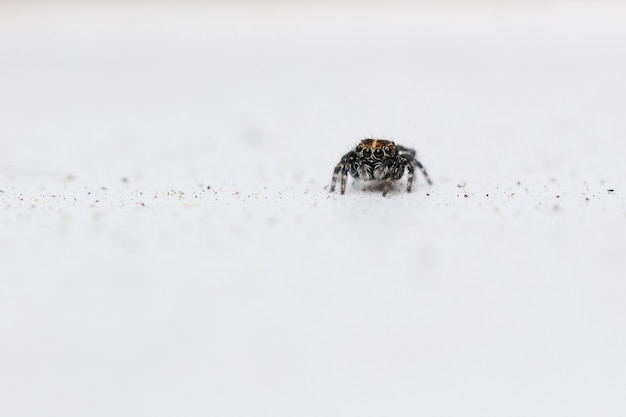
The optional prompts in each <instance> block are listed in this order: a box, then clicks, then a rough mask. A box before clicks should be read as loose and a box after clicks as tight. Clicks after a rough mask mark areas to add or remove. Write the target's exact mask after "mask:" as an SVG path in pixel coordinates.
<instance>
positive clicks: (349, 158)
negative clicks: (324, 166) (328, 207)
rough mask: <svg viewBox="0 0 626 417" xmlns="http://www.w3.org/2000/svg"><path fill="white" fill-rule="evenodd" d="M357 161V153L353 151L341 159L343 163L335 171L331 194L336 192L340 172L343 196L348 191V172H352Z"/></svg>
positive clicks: (340, 162)
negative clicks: (352, 166) (352, 167)
mask: <svg viewBox="0 0 626 417" xmlns="http://www.w3.org/2000/svg"><path fill="white" fill-rule="evenodd" d="M355 159H356V152H354V151H351V152H348V153H347V154H345V155H344V156H343V158H341V161H339V163H338V164H337V166H336V167H335V170H334V171H333V179H332V181H331V183H330V192H331V193H332V192H333V191H335V183H336V182H337V177H339V172H341V194H343V193H344V192H345V191H346V182H347V181H348V171H349V170H350V166H351V165H352V163H353V162H354V160H355Z"/></svg>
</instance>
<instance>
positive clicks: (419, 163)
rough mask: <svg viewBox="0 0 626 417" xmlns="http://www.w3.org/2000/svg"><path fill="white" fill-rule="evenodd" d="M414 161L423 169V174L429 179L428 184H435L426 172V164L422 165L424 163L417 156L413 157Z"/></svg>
mask: <svg viewBox="0 0 626 417" xmlns="http://www.w3.org/2000/svg"><path fill="white" fill-rule="evenodd" d="M412 162H413V163H414V164H415V166H417V167H418V168H419V169H420V171H422V174H424V177H425V178H426V181H428V184H429V185H433V182H432V180H431V179H430V177H429V176H428V172H426V168H424V165H422V163H421V162H420V161H418V160H417V159H416V158H413V161H412Z"/></svg>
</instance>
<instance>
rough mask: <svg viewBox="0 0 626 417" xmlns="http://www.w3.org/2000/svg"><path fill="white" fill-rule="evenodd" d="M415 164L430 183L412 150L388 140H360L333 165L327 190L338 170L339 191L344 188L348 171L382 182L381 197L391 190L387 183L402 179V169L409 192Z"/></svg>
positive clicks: (358, 176)
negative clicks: (406, 175) (331, 177)
mask: <svg viewBox="0 0 626 417" xmlns="http://www.w3.org/2000/svg"><path fill="white" fill-rule="evenodd" d="M415 167H417V168H419V169H420V171H422V174H424V177H426V181H428V183H429V184H432V181H431V180H430V177H429V176H428V173H427V172H426V169H425V168H424V167H423V166H422V164H421V163H420V161H418V160H417V159H416V158H415V150H414V149H410V148H405V147H404V146H400V145H396V144H395V143H393V142H392V141H390V140H382V139H363V140H362V141H361V142H359V144H358V145H357V146H356V148H355V149H354V150H353V151H350V152H348V153H347V154H345V155H344V156H343V158H341V161H339V163H338V164H337V166H336V167H335V171H334V172H333V180H332V183H331V186H330V191H331V192H333V191H335V183H336V182H337V178H338V177H339V173H341V194H343V193H344V192H345V190H346V182H347V180H348V172H349V173H350V175H352V176H353V177H354V178H361V179H363V180H365V181H369V180H376V181H383V196H385V195H387V193H388V192H389V190H390V189H391V182H392V181H397V180H399V179H400V178H402V176H403V175H404V169H405V168H406V169H407V171H408V173H409V174H408V179H407V183H406V191H407V193H409V192H411V185H412V184H413V173H414V172H415Z"/></svg>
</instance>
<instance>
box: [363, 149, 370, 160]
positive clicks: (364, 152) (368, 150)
mask: <svg viewBox="0 0 626 417" xmlns="http://www.w3.org/2000/svg"><path fill="white" fill-rule="evenodd" d="M370 155H372V150H371V149H370V148H365V149H363V156H364V157H366V158H368V157H369V156H370Z"/></svg>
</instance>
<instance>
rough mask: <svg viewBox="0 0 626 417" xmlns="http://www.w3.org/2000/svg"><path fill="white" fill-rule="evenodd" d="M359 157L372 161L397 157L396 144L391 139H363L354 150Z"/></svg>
mask: <svg viewBox="0 0 626 417" xmlns="http://www.w3.org/2000/svg"><path fill="white" fill-rule="evenodd" d="M354 151H355V152H356V154H357V155H358V156H359V158H362V159H365V160H366V161H370V162H378V161H384V160H386V159H390V158H395V156H396V145H395V143H393V142H392V141H390V140H383V139H363V140H362V141H361V142H359V144H358V145H357V146H356V149H355V150H354Z"/></svg>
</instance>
